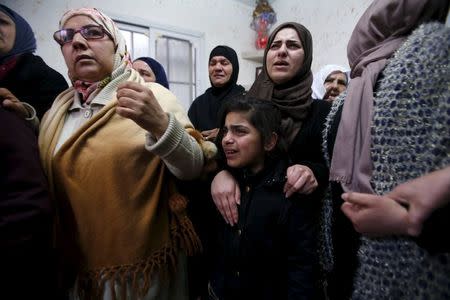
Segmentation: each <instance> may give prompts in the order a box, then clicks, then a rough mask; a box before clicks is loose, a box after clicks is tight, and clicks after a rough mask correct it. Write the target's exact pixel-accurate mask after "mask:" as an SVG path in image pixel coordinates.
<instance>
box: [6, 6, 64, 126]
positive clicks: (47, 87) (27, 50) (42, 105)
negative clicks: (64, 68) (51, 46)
mask: <svg viewBox="0 0 450 300" xmlns="http://www.w3.org/2000/svg"><path fill="white" fill-rule="evenodd" d="M0 36H1V38H0V87H1V88H2V89H1V90H0V99H1V100H6V101H4V102H3V106H5V107H7V108H8V107H11V106H12V105H13V104H14V102H19V101H22V102H26V103H28V104H30V105H31V106H32V107H34V109H35V110H36V114H37V117H38V118H42V116H43V115H44V113H45V112H46V111H47V110H48V109H49V108H50V106H51V104H52V102H53V100H55V98H56V96H57V95H58V94H59V93H60V92H62V91H63V90H65V89H66V88H67V83H66V81H65V79H64V77H63V76H62V75H61V74H59V73H58V72H56V71H55V70H53V69H52V68H50V67H49V66H47V65H46V64H45V62H44V61H43V60H42V58H40V57H39V56H36V55H34V54H33V52H34V51H36V39H35V37H34V34H33V30H32V29H31V27H30V25H29V24H28V23H27V21H26V20H25V19H23V18H22V17H21V16H20V15H19V14H17V13H16V12H14V11H13V10H12V9H10V8H8V7H6V6H4V5H2V4H0ZM11 108H13V107H11ZM21 111H23V112H22V115H23V117H25V118H26V117H29V118H33V115H30V114H29V112H27V111H26V110H23V109H20V108H19V109H18V113H19V114H20V112H21Z"/></svg>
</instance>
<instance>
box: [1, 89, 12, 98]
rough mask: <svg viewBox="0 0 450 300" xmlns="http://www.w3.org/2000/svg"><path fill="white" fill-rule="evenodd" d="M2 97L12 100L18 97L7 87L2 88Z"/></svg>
mask: <svg viewBox="0 0 450 300" xmlns="http://www.w3.org/2000/svg"><path fill="white" fill-rule="evenodd" d="M0 98H1V99H11V100H13V99H16V97H15V96H14V94H13V93H11V91H10V90H8V89H6V88H0Z"/></svg>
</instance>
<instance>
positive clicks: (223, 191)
mask: <svg viewBox="0 0 450 300" xmlns="http://www.w3.org/2000/svg"><path fill="white" fill-rule="evenodd" d="M211 195H212V198H213V200H214V204H215V205H216V207H217V209H218V210H219V212H220V214H221V215H222V217H223V218H224V219H225V222H227V223H228V224H230V225H231V226H233V225H235V224H237V221H238V210H237V205H238V204H240V201H241V200H240V199H241V191H240V190H239V186H238V184H237V182H236V180H235V179H234V177H233V176H232V175H231V174H230V173H229V172H228V171H225V170H224V171H220V172H219V173H217V175H216V176H215V177H214V180H213V181H212V183H211Z"/></svg>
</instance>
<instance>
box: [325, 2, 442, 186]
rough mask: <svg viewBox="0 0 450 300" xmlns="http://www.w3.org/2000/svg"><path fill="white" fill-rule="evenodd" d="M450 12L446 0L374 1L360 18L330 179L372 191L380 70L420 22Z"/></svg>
mask: <svg viewBox="0 0 450 300" xmlns="http://www.w3.org/2000/svg"><path fill="white" fill-rule="evenodd" d="M447 12H448V1H446V0H396V1H392V0H376V1H373V2H372V4H371V5H370V6H369V8H368V9H367V10H366V11H365V12H364V14H363V15H362V17H361V19H360V20H359V21H358V23H357V25H356V27H355V29H354V31H353V33H352V36H351V38H350V41H349V43H348V47H347V55H348V60H349V64H350V67H351V68H352V72H351V78H352V80H351V81H350V85H349V87H348V89H347V97H346V98H345V103H344V108H343V111H342V117H341V121H340V123H339V128H338V132H337V136H336V143H335V145H334V149H333V159H332V162H331V169H330V180H333V181H337V182H340V183H341V184H342V187H343V189H344V190H345V191H355V192H362V193H373V189H372V187H371V185H370V179H371V176H372V160H371V157H370V147H371V141H372V136H371V134H370V127H371V122H372V110H373V107H372V106H373V99H374V95H373V94H374V86H375V83H376V81H377V79H378V75H379V74H380V73H381V71H382V70H383V69H384V67H385V66H386V63H387V61H388V59H389V58H390V57H391V56H392V55H393V54H394V52H395V51H396V50H397V49H398V48H399V47H400V45H401V44H402V43H403V41H404V40H405V39H406V37H407V36H408V35H409V34H410V33H411V32H412V31H413V30H414V29H415V28H416V27H417V26H419V25H420V24H422V23H425V22H429V21H432V20H445V16H446V14H447Z"/></svg>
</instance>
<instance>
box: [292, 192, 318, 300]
mask: <svg viewBox="0 0 450 300" xmlns="http://www.w3.org/2000/svg"><path fill="white" fill-rule="evenodd" d="M286 201H291V203H290V210H289V216H288V237H287V240H288V243H287V254H288V299H292V300H294V299H295V300H299V299H317V297H318V293H317V291H316V283H317V281H316V279H317V268H318V258H317V253H316V248H317V247H316V246H317V243H316V236H317V234H316V233H317V230H316V225H315V224H316V222H314V219H315V218H314V217H315V216H316V215H317V214H316V212H315V209H314V208H315V207H317V205H316V203H314V202H316V201H314V199H309V200H307V199H292V200H286Z"/></svg>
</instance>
